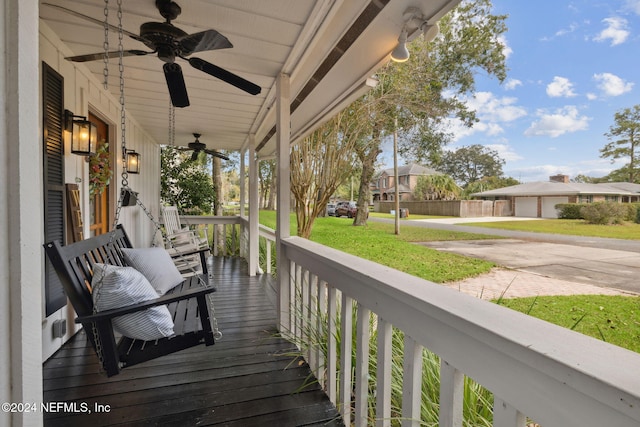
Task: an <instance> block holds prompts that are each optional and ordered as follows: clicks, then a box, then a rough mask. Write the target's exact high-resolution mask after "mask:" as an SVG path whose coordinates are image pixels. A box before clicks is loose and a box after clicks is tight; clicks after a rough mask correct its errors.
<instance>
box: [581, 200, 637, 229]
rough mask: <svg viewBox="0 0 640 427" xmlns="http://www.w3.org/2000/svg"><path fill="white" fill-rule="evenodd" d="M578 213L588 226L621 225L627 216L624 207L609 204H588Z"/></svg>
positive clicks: (619, 204)
mask: <svg viewBox="0 0 640 427" xmlns="http://www.w3.org/2000/svg"><path fill="white" fill-rule="evenodd" d="M580 212H581V214H582V216H583V218H584V219H585V220H586V221H587V222H588V223H590V224H621V223H622V222H623V221H624V220H625V218H626V217H627V214H628V210H627V207H626V206H625V205H623V204H621V203H611V202H596V203H588V204H586V205H584V206H583V207H582V209H580Z"/></svg>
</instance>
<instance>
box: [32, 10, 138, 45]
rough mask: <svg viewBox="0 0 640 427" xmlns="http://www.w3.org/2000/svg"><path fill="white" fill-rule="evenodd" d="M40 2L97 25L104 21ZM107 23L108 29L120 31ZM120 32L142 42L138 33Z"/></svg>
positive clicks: (102, 23) (102, 24)
mask: <svg viewBox="0 0 640 427" xmlns="http://www.w3.org/2000/svg"><path fill="white" fill-rule="evenodd" d="M42 4H43V5H45V6H49V7H53V8H55V9H58V10H61V11H62V12H65V13H68V14H70V15H73V16H77V17H78V18H82V19H84V20H86V21H89V22H93V23H94V24H97V25H100V26H103V27H104V21H101V20H99V19H96V18H92V17H90V16H87V15H83V14H82V13H80V12H76V11H75V10H73V9H67V8H66V7H62V6H58V5H57V4H51V3H42ZM107 25H108V26H109V29H110V30H111V31H115V32H118V31H120V29H119V28H118V27H116V26H115V25H111V24H107ZM122 33H123V34H126V35H128V36H129V37H131V38H132V39H134V40H138V41H140V42H144V40H143V39H142V38H141V37H140V36H139V35H137V34H134V33H132V32H130V31H127V30H122Z"/></svg>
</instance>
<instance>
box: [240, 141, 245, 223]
mask: <svg viewBox="0 0 640 427" xmlns="http://www.w3.org/2000/svg"><path fill="white" fill-rule="evenodd" d="M246 155H247V150H246V149H244V148H243V149H242V150H240V171H239V175H240V216H242V217H244V216H245V215H246V214H245V204H246V203H247V197H246V194H245V193H246V182H245V178H244V177H245V176H246V175H247V174H246V169H247V166H246V164H245V161H244V158H245V156H246Z"/></svg>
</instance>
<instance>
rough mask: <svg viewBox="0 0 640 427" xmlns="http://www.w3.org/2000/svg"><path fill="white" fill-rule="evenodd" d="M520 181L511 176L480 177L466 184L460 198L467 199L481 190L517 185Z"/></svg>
mask: <svg viewBox="0 0 640 427" xmlns="http://www.w3.org/2000/svg"><path fill="white" fill-rule="evenodd" d="M518 184H520V181H518V180H517V179H515V178H511V177H504V176H500V177H498V176H486V177H484V178H482V179H479V180H477V181H474V182H472V183H470V184H469V185H467V186H466V187H465V188H464V191H463V192H462V196H461V197H462V198H463V199H468V198H470V197H471V195H472V194H475V193H481V192H483V191H489V190H494V189H496V188H504V187H511V186H512V185H518Z"/></svg>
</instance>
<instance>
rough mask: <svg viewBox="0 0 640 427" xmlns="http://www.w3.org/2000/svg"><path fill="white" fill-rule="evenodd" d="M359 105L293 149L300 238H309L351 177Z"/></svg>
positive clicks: (292, 164)
mask: <svg viewBox="0 0 640 427" xmlns="http://www.w3.org/2000/svg"><path fill="white" fill-rule="evenodd" d="M360 107H361V105H359V104H358V103H355V104H352V105H351V106H349V107H348V108H346V109H345V110H343V111H342V112H340V113H339V114H337V115H336V116H335V117H334V118H332V119H331V120H330V121H329V122H327V123H326V124H324V125H323V126H322V127H320V128H319V129H318V130H316V131H315V132H313V133H312V134H311V135H309V136H308V137H307V138H305V139H304V140H303V141H301V142H300V143H299V144H296V145H294V146H293V147H292V149H291V169H290V170H291V193H292V194H293V198H294V200H295V204H296V209H295V211H296V219H297V223H298V236H300V237H305V238H309V236H310V235H311V230H312V228H313V223H314V221H315V219H316V218H317V217H318V216H320V214H321V213H322V212H324V210H325V209H326V206H327V203H328V202H329V199H330V197H331V196H332V195H333V194H334V193H335V191H336V189H337V188H338V186H339V185H340V184H342V183H343V182H344V181H345V180H346V179H347V178H348V177H349V175H350V173H351V171H352V170H353V168H354V163H355V162H356V157H355V155H354V146H355V144H356V143H357V141H358V140H359V138H360V135H361V129H360V125H361V124H362V123H366V122H362V121H361V120H358V115H359V113H360V111H359V108H360Z"/></svg>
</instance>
